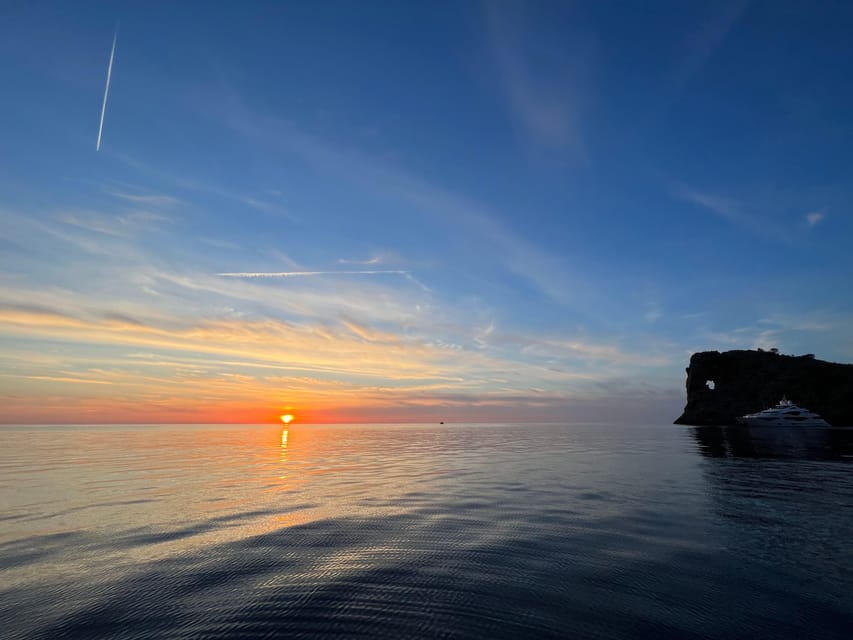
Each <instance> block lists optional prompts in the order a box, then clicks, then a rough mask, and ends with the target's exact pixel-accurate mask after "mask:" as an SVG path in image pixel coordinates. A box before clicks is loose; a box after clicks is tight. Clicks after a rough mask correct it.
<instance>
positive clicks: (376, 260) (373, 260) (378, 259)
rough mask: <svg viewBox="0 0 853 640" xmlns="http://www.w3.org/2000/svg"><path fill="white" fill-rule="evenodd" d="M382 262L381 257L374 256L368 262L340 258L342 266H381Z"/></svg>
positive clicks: (339, 261)
mask: <svg viewBox="0 0 853 640" xmlns="http://www.w3.org/2000/svg"><path fill="white" fill-rule="evenodd" d="M381 262H382V258H381V257H380V256H373V257H372V258H369V259H367V260H348V259H346V258H338V263H340V264H362V265H371V264H380V263H381Z"/></svg>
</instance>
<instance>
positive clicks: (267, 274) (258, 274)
mask: <svg viewBox="0 0 853 640" xmlns="http://www.w3.org/2000/svg"><path fill="white" fill-rule="evenodd" d="M216 275H218V276H221V277H223V278H299V277H307V276H378V275H398V276H406V275H409V272H408V271H402V270H400V269H372V270H342V271H255V272H234V273H217V274H216Z"/></svg>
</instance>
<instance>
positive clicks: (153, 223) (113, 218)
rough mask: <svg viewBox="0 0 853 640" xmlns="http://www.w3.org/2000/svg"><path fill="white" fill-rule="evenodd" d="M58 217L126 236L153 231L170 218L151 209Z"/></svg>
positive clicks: (75, 223)
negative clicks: (119, 213)
mask: <svg viewBox="0 0 853 640" xmlns="http://www.w3.org/2000/svg"><path fill="white" fill-rule="evenodd" d="M59 219H60V220H61V221H62V222H64V223H65V224H69V225H72V226H75V227H80V228H82V229H86V230H87V231H94V232H96V233H102V234H105V235H110V236H127V235H132V234H134V233H137V232H139V231H154V230H157V229H159V228H161V227H162V226H163V225H164V224H171V223H172V222H173V220H172V218H170V217H168V216H164V215H162V214H160V213H154V212H151V211H131V212H129V213H125V214H121V215H109V214H104V213H100V212H96V211H77V212H72V213H65V214H62V215H61V216H60V217H59Z"/></svg>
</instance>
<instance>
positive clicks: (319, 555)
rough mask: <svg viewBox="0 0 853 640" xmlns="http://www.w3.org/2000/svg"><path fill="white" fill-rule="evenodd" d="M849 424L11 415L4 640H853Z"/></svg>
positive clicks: (0, 626) (5, 437)
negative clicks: (48, 421) (36, 419)
mask: <svg viewBox="0 0 853 640" xmlns="http://www.w3.org/2000/svg"><path fill="white" fill-rule="evenodd" d="M851 463H853V432H851V431H848V430H835V431H832V430H821V429H818V430H807V431H805V430H801V431H796V430H778V429H775V430H774V429H766V428H765V429H764V430H763V431H762V430H760V429H752V430H749V429H740V430H738V429H718V428H702V429H695V428H688V427H678V426H671V425H662V426H634V427H628V426H622V427H616V426H601V425H599V426H591V425H590V426H563V425H533V426H517V425H500V426H483V425H480V426H476V425H467V426H466V425H444V426H437V425H436V426H424V425H408V426H329V427H320V426H291V427H290V428H289V429H288V430H286V431H282V429H281V428H280V427H279V428H276V427H267V426H257V427H247V426H229V427H221V426H195V427H186V426H181V427H166V426H158V427H85V428H83V427H75V428H67V427H65V428H45V427H28V428H23V427H21V428H13V427H4V428H0V501H2V502H0V506H1V507H2V511H0V636H2V637H3V638H4V639H8V638H27V639H30V638H36V639H38V638H146V639H148V638H275V637H284V638H314V637H320V638H327V637H336V636H337V637H346V638H351V637H365V638H436V637H443V638H513V639H517V638H527V637H563V638H565V637H582V638H750V639H751V640H757V639H762V638H767V639H771V638H773V639H778V638H845V639H846V638H850V637H851V630H853V464H851Z"/></svg>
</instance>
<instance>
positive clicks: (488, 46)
mask: <svg viewBox="0 0 853 640" xmlns="http://www.w3.org/2000/svg"><path fill="white" fill-rule="evenodd" d="M13 4H14V5H15V6H16V7H17V8H16V10H15V14H14V15H13V16H7V15H6V14H5V13H4V16H3V17H4V20H3V21H0V22H2V26H5V27H6V29H7V32H8V33H6V32H2V31H0V32H2V33H3V35H4V36H6V37H0V43H2V44H3V46H4V47H5V48H4V50H3V53H4V56H5V57H6V58H8V59H9V60H16V61H23V62H21V63H20V64H6V65H0V67H2V68H0V76H3V80H4V82H3V84H2V85H0V86H3V87H4V88H5V87H10V88H14V90H13V91H12V94H14V95H15V99H14V100H6V101H0V110H3V109H4V108H5V110H6V112H5V113H4V116H5V117H4V118H0V123H5V124H7V125H8V126H6V130H5V131H4V135H3V136H2V138H1V139H2V141H3V157H9V158H15V162H14V171H12V172H11V173H9V171H7V172H6V173H8V175H3V176H0V178H2V179H0V186H2V188H0V228H2V229H3V233H2V237H0V407H2V411H1V412H0V422H4V423H35V424H53V423H92V422H100V423H126V422H137V423H140V422H141V423H213V422H223V423H224V422H227V423H235V422H239V423H250V424H271V423H279V424H280V421H281V420H282V418H281V416H282V415H293V414H295V412H297V411H298V414H296V417H295V418H294V420H295V421H296V422H297V423H298V424H315V423H324V422H334V423H338V422H346V423H374V422H383V423H386V422H426V423H437V422H439V421H442V420H446V421H448V422H452V423H460V422H506V421H512V422H516V421H523V422H537V421H546V422H551V421H576V422H588V421H616V422H623V421H657V420H664V421H669V420H672V419H673V417H674V416H677V415H678V414H679V413H680V412H681V410H682V408H683V404H684V368H685V366H686V364H687V360H688V358H689V357H690V354H691V353H693V352H696V351H701V350H707V349H711V350H713V349H718V350H727V349H749V348H756V347H761V348H764V349H769V348H779V349H781V350H782V352H783V353H814V354H815V355H816V357H818V358H823V359H828V360H835V361H841V362H848V361H853V320H852V319H853V305H852V304H851V303H850V301H849V298H850V296H843V295H839V294H838V292H843V291H846V290H847V289H848V288H849V280H850V273H851V269H853V256H851V252H850V251H849V250H848V249H849V246H848V245H849V242H848V241H847V239H848V238H850V237H853V217H851V216H850V215H848V214H846V213H845V212H846V211H847V210H848V203H849V201H850V200H851V198H853V182H851V181H850V180H849V179H847V178H846V176H847V174H849V171H848V172H845V171H844V170H843V169H844V168H846V167H848V166H849V165H850V164H851V161H850V159H849V158H848V156H850V155H851V154H853V145H850V144H847V143H845V142H844V141H843V140H842V139H841V138H838V137H837V136H836V133H837V132H842V133H844V132H846V131H848V129H849V127H848V126H847V122H846V120H847V119H850V118H851V115H850V114H853V109H851V108H847V107H848V106H849V105H848V104H847V102H845V99H846V97H845V96H846V92H848V89H847V86H848V84H849V83H848V82H846V80H847V77H846V75H845V73H844V71H846V68H845V67H844V65H842V64H841V62H842V61H844V60H845V58H844V57H843V56H839V55H837V52H836V51H835V50H834V49H833V46H834V45H826V46H823V44H822V42H823V36H822V37H821V39H819V40H815V41H812V40H808V39H807V40H805V41H803V42H802V46H803V47H804V48H805V49H808V51H806V50H805V49H803V50H799V49H797V48H795V47H787V46H784V45H783V44H782V43H781V42H779V43H777V44H776V45H773V46H771V45H769V44H767V45H766V46H764V45H762V46H761V47H758V48H756V49H754V50H751V49H750V47H749V46H747V47H746V48H745V49H744V50H741V49H739V47H741V46H744V43H748V42H749V38H748V37H747V36H748V34H749V33H750V31H751V30H755V33H756V34H761V38H765V37H767V38H771V37H776V36H773V34H777V36H779V37H782V36H781V35H779V34H784V33H786V31H785V29H783V28H781V27H780V28H779V29H778V30H777V29H775V28H774V29H771V30H770V32H769V33H767V34H765V33H764V30H765V29H766V28H767V27H766V24H765V23H764V22H763V21H762V20H761V11H760V10H759V9H755V10H753V9H750V10H749V11H743V15H742V16H741V15H740V14H741V9H742V7H743V6H746V5H747V4H749V5H750V6H751V3H742V2H737V1H736V2H732V3H722V4H723V5H726V6H727V7H728V6H729V5H731V6H732V7H734V6H737V7H740V9H738V10H737V11H733V12H731V11H730V10H729V9H731V7H730V8H729V9H726V10H721V12H722V13H721V15H720V16H717V17H713V15H712V14H714V13H715V10H714V7H715V6H716V4H717V3H713V2H711V3H675V4H676V5H678V6H679V7H680V9H679V11H677V12H675V13H673V15H672V16H671V20H669V19H668V20H666V21H664V23H659V21H657V20H653V19H652V16H654V15H656V13H655V12H645V11H643V10H640V9H639V8H637V9H636V15H633V13H634V11H633V10H632V11H629V12H628V13H629V14H631V17H630V18H624V20H623V19H616V18H614V17H613V16H610V15H609V13H610V12H608V11H604V10H603V9H598V8H596V9H594V10H592V9H591V10H590V15H589V16H587V17H586V18H582V16H580V15H575V14H574V12H575V10H574V9H571V10H569V9H566V8H561V7H562V6H563V5H571V6H574V5H575V4H576V3H559V2H558V3H547V2H546V3H536V2H533V3H527V2H515V3H513V2H484V3H451V5H455V4H459V5H460V7H461V6H464V7H465V8H464V9H462V8H459V7H457V10H453V11H447V9H446V7H445V8H441V6H436V5H435V4H434V3H429V2H424V3H414V4H415V5H418V6H419V8H418V9H417V10H414V9H412V7H411V6H410V5H412V4H413V3H380V4H381V5H382V8H381V9H376V10H375V11H374V10H371V11H364V10H362V9H361V8H360V3H334V10H332V9H328V8H324V7H323V6H322V3H320V5H316V6H315V3H306V4H310V5H311V7H310V8H305V9H304V10H303V9H302V8H301V6H300V5H301V3H272V4H273V5H275V6H276V10H275V11H272V15H268V11H267V9H266V8H265V5H266V4H267V3H264V2H260V3H218V4H217V7H216V10H210V11H202V12H198V11H197V10H196V9H194V8H193V7H192V6H191V5H192V3H119V4H120V5H121V6H122V7H124V8H123V9H121V11H118V9H116V11H117V12H118V13H123V15H110V16H109V17H108V16H107V15H106V13H109V12H106V13H105V14H104V16H103V20H102V21H100V22H99V21H98V20H92V19H91V16H90V15H89V14H90V10H88V9H86V8H85V7H83V6H78V5H80V3H67V4H68V5H69V8H67V9H65V8H62V7H60V5H62V6H63V7H64V4H66V3H47V4H46V6H45V7H42V4H43V3H32V2H30V3H27V2H21V3H13ZM82 4H83V5H85V4H86V3H82ZM219 4H227V5H228V7H224V6H223V7H220V6H219ZM581 4H583V3H581ZM628 4H631V3H628ZM637 4H639V5H642V4H643V3H637ZM770 4H773V3H770ZM830 4H833V3H830ZM834 4H838V5H839V6H841V5H844V4H845V3H834ZM54 5H56V6H54ZM125 5H128V6H127V7H125ZM590 6H591V7H597V4H596V3H590ZM132 7H135V8H132ZM330 11H331V13H334V14H336V15H338V14H339V16H340V17H339V18H336V19H335V20H333V21H331V22H329V18H328V16H327V13H329V12H330ZM578 11H580V13H584V11H581V10H578ZM827 11H829V10H827ZM839 11H840V9H839ZM599 12H600V13H601V14H602V15H601V16H598V17H597V18H596V17H595V16H596V15H597V14H598V13H599ZM782 13H783V14H784V15H783V17H782V18H780V20H782V19H784V20H790V21H791V22H790V27H791V28H792V29H796V28H799V24H800V23H799V20H798V19H797V18H795V14H796V13H797V12H796V11H793V10H792V11H791V12H790V13H789V12H787V11H784V12H782ZM125 14H126V15H125ZM820 15H823V13H822V12H817V14H815V16H812V15H811V12H808V11H806V10H805V9H803V16H806V17H810V19H811V18H814V19H816V20H817V19H819V16H820ZM827 15H828V14H827ZM786 16H787V17H786ZM119 19H121V20H120V21H121V23H122V25H126V26H123V27H122V30H123V31H122V34H119V35H118V36H117V35H116V24H117V22H119ZM599 19H600V20H601V24H597V25H594V24H592V23H589V24H587V23H586V20H589V21H592V22H596V21H597V20H599ZM635 19H636V20H638V21H639V22H640V23H643V26H644V28H647V29H651V31H652V32H653V33H654V34H655V35H654V36H647V35H644V34H645V32H644V31H643V29H642V28H640V27H637V28H633V26H632V28H630V29H628V27H627V26H626V25H633V20H635ZM741 19H743V20H745V22H744V23H743V24H740V23H739V20H741ZM646 21H648V22H646ZM750 21H752V22H750ZM735 23H738V24H737V25H735ZM843 24H845V19H843V18H838V19H836V20H828V21H827V23H826V26H827V27H832V26H834V25H839V26H840V25H843ZM281 25H288V29H292V30H293V31H292V32H289V35H287V36H282V35H281V32H280V28H281ZM422 25H431V26H430V28H429V29H424V28H422ZM703 25H705V26H703ZM709 25H710V26H709ZM432 26H434V27H435V29H433V28H432ZM730 29H731V30H732V33H731V34H729V33H728V31H729V30H730ZM172 30H174V33H173V31H172ZM623 30H624V31H625V33H623ZM182 33H188V34H192V35H191V36H190V37H188V38H181V37H175V35H174V34H182ZM626 33H627V34H629V35H630V36H631V37H626ZM818 33H820V31H818ZM55 34H62V37H61V38H58V37H54V36H55ZM143 34H144V35H143ZM294 34H299V37H293V36H294ZM566 34H571V36H567V35H566ZM697 34H700V35H697ZM737 34H740V35H741V36H742V37H743V38H745V39H744V40H740V39H738V38H734V39H733V40H730V39H729V35H737ZM836 35H837V37H838V38H839V39H838V40H837V43H838V46H839V48H840V49H839V50H841V49H844V48H845V47H847V46H849V45H848V44H847V40H848V38H846V33H845V34H843V36H845V37H841V35H838V34H836ZM12 36H14V37H12ZM827 37H828V36H827ZM116 38H117V39H118V40H117V44H116ZM694 38H695V41H694V40H693V39H694ZM761 41H762V42H763V40H761ZM833 42H835V40H833ZM190 43H192V44H190ZM223 43H227V44H223ZM331 43H334V44H335V46H327V45H330V44H331ZM436 43H441V46H440V47H436V46H435V44H436ZM769 51H772V52H775V53H774V54H773V55H778V56H779V57H780V59H779V60H775V61H773V64H770V63H769V62H768V61H767V59H766V58H765V56H767V55H770V54H769V53H768V52H769ZM605 53H606V55H604V54H605ZM113 54H114V55H113ZM211 56H212V57H211ZM751 56H757V57H755V58H751ZM220 57H221V59H220ZM208 58H210V59H208ZM750 59H752V62H753V63H756V65H757V66H755V67H754V68H753V71H754V73H755V77H753V76H751V75H750V73H747V71H745V69H748V68H750V67H749V65H748V64H747V65H746V66H745V61H747V62H748V61H749V60H750ZM176 60H180V61H181V63H180V64H175V61H176ZM113 63H114V64H113ZM800 65H802V67H801V66H800ZM789 67H790V68H796V69H799V70H800V71H799V72H798V73H799V75H798V78H800V80H802V82H803V83H804V86H803V87H802V88H801V89H798V88H797V87H796V86H795V85H796V83H795V82H794V80H793V79H791V82H790V83H788V82H786V83H782V84H780V85H779V87H778V91H776V90H771V89H770V88H769V86H770V85H772V78H768V79H767V82H768V83H769V84H765V83H763V82H762V81H761V76H762V74H763V73H765V72H767V70H778V69H787V68H789ZM811 68H814V69H815V70H817V71H819V73H814V74H813V73H810V72H808V69H811ZM223 70H228V71H227V73H226V72H225V71H223ZM768 73H769V72H768ZM774 73H775V72H774ZM770 75H771V76H773V77H775V76H774V75H773V73H770ZM273 77H275V78H279V77H281V78H287V79H288V81H287V82H269V81H268V79H269V78H273ZM105 89H108V94H109V99H108V100H106V93H107V91H105ZM836 94H839V95H838V96H836ZM294 96H298V99H294ZM804 96H805V97H807V98H804ZM803 100H805V101H806V102H807V103H808V104H807V105H806V106H802V105H801V102H802V101H803ZM809 101H814V102H815V104H814V105H813V108H812V106H809V105H812V103H811V102H809ZM821 104H823V105H826V107H825V108H826V109H827V110H828V111H827V113H826V114H823V115H821V114H822V113H823V111H822V109H823V107H821V106H820V105H821ZM86 105H89V106H88V107H87V106H86ZM719 105H742V108H740V107H737V106H732V107H731V108H726V109H720V108H719ZM791 105H800V106H801V107H802V108H794V107H792V106H791ZM99 107H100V109H99ZM807 107H808V108H807ZM87 108H89V109H90V112H86V109H87ZM629 112H630V113H631V117H626V113H629ZM830 112H831V113H830ZM767 114H775V115H774V117H773V118H768V117H767ZM99 115H100V124H101V125H102V127H101V128H102V129H103V130H102V131H99V130H98V128H97V126H96V125H98V124H99V119H98V116H99ZM777 116H778V117H777ZM823 117H826V118H827V121H826V122H825V123H821V118H823ZM812 119H814V121H811V120H812ZM791 132H798V133H797V135H796V136H793V135H792V133H791ZM101 133H102V134H103V135H101ZM96 135H97V137H96ZM838 135H842V134H841V133H839V134H838ZM751 142H752V143H754V144H751ZM768 145H769V146H768ZM698 150H701V153H700V152H699V151H698ZM733 150H737V152H736V153H735V152H734V151H733ZM768 158H772V159H773V162H768V161H767V159H768ZM824 163H826V165H824ZM10 171H11V170H10ZM0 173H2V172H0ZM779 185H785V189H782V190H780V189H781V188H780V187H779ZM792 239H796V241H795V242H794V243H793V245H794V247H795V251H794V253H793V254H792V253H791V251H790V249H791V248H792ZM746 256H748V259H747V258H746ZM804 268H805V269H807V271H805V272H803V269H804ZM756 292H761V295H756Z"/></svg>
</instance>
